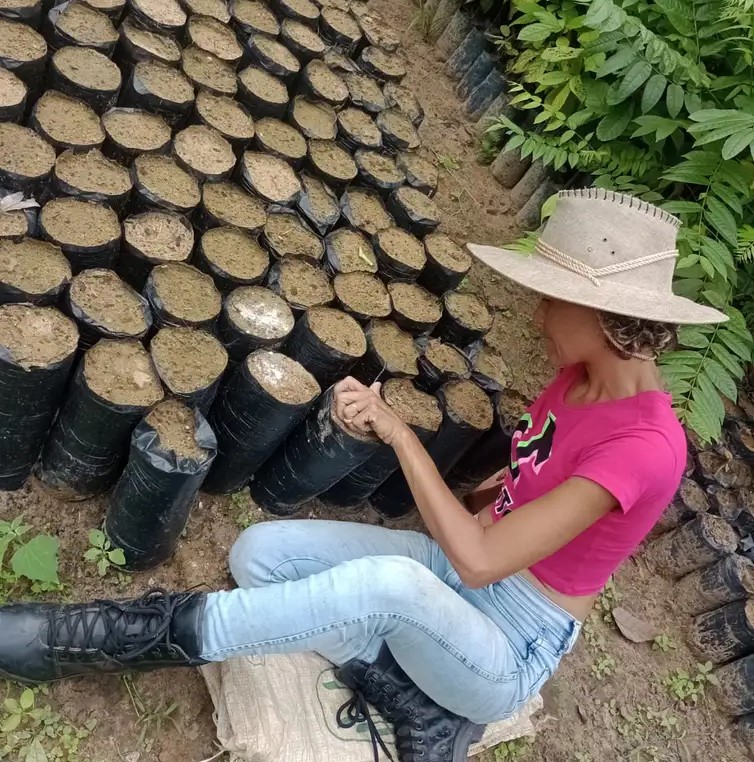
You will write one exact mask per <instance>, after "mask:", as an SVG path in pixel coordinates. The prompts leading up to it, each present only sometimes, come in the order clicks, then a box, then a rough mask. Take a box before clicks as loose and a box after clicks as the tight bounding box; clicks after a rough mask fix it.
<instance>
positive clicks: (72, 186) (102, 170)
mask: <svg viewBox="0 0 754 762" xmlns="http://www.w3.org/2000/svg"><path fill="white" fill-rule="evenodd" d="M52 180H53V186H54V190H53V192H54V194H55V195H56V196H73V197H74V198H78V199H81V200H83V201H96V202H99V203H103V204H107V205H108V206H109V207H111V208H112V209H113V210H115V211H116V212H120V211H121V210H122V209H123V207H124V206H125V204H126V202H127V201H128V197H129V195H130V194H131V187H132V186H131V175H130V173H129V171H128V170H127V169H126V168H125V167H122V166H121V165H120V164H118V163H117V162H115V161H112V160H111V159H106V158H105V157H104V156H103V154H102V152H101V151H99V150H97V149H92V150H91V151H87V152H86V153H75V152H74V151H72V150H70V149H69V150H68V151H65V152H63V153H62V154H60V156H58V160H57V162H56V163H55V170H54V172H53V175H52Z"/></svg>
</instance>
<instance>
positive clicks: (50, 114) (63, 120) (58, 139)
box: [29, 90, 105, 151]
mask: <svg viewBox="0 0 754 762" xmlns="http://www.w3.org/2000/svg"><path fill="white" fill-rule="evenodd" d="M29 126H30V127H33V128H34V130H36V131H37V132H38V133H39V134H40V135H41V136H42V137H43V138H44V139H45V140H46V141H47V142H48V143H50V145H52V146H54V147H55V149H56V150H57V151H65V150H66V149H68V148H72V149H74V150H76V151H86V150H88V149H91V148H99V147H100V146H101V145H102V143H103V142H104V140H105V131H104V130H103V129H102V125H101V124H100V119H99V116H97V114H96V112H95V111H94V110H93V109H92V108H90V107H89V106H88V105H87V104H86V103H84V101H81V100H78V98H71V96H69V95H63V93H58V92H56V91H55V90H48V91H47V92H45V93H44V95H42V97H41V98H40V99H39V100H38V101H37V102H36V103H35V104H34V108H33V109H32V110H31V116H30V117H29Z"/></svg>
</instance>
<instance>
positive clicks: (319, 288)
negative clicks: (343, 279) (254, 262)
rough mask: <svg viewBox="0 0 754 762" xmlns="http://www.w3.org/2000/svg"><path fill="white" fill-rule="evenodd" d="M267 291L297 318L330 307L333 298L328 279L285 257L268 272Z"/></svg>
mask: <svg viewBox="0 0 754 762" xmlns="http://www.w3.org/2000/svg"><path fill="white" fill-rule="evenodd" d="M267 287H268V288H269V289H270V291H273V292H274V293H276V294H277V295H278V296H281V297H282V298H283V299H285V301H286V302H287V303H288V305H289V306H290V308H291V309H292V310H293V314H294V315H300V314H302V313H303V312H305V311H306V310H308V309H309V308H310V307H317V306H318V305H324V304H329V303H330V302H332V300H333V299H334V298H335V293H334V292H333V288H332V285H331V284H330V279H329V278H328V277H327V275H325V273H324V272H323V271H322V270H321V269H319V268H318V267H316V266H315V265H313V264H312V263H311V262H309V261H307V260H305V259H299V258H298V257H286V258H285V259H281V260H279V261H277V262H275V264H273V265H272V267H271V268H270V274H269V276H268V278H267Z"/></svg>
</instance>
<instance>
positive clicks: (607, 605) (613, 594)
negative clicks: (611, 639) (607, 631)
mask: <svg viewBox="0 0 754 762" xmlns="http://www.w3.org/2000/svg"><path fill="white" fill-rule="evenodd" d="M620 599H621V594H620V593H619V592H618V589H617V588H616V587H615V582H614V581H613V580H612V579H611V580H610V581H609V582H608V583H607V584H606V585H605V588H604V590H603V591H602V592H601V593H600V594H599V597H598V598H597V602H596V603H595V604H594V608H595V609H596V610H597V611H598V612H599V615H600V616H601V617H602V620H603V621H604V622H607V623H608V624H613V622H614V621H615V620H614V619H613V609H614V608H615V607H616V606H617V605H618V604H619V603H620Z"/></svg>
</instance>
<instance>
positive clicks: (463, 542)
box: [391, 427, 617, 587]
mask: <svg viewBox="0 0 754 762" xmlns="http://www.w3.org/2000/svg"><path fill="white" fill-rule="evenodd" d="M391 444H392V446H393V449H394V450H395V453H396V455H397V456H398V460H399V461H400V464H401V468H402V469H403V473H404V475H405V477H406V481H407V482H408V485H409V487H410V488H411V492H412V494H413V496H414V499H415V501H416V507H417V508H418V509H419V512H420V513H421V515H422V518H423V519H424V521H425V523H426V525H427V528H428V529H429V531H430V532H431V534H432V536H433V537H434V538H435V540H436V541H437V543H438V544H439V545H440V547H441V548H442V549H443V550H444V551H445V555H447V557H448V559H449V560H450V562H451V564H453V567H454V568H455V570H456V572H458V575H459V577H460V578H461V580H462V581H463V583H464V584H465V585H467V586H469V587H484V586H485V585H489V584H491V583H492V582H496V581H498V580H500V579H504V578H505V577H509V576H511V575H512V574H516V573H517V572H519V571H521V570H522V569H526V568H528V567H529V566H531V565H532V564H533V563H536V562H537V561H540V560H541V559H543V558H546V557H547V556H549V555H551V554H552V553H554V552H555V551H556V550H558V549H560V548H562V547H563V546H564V545H566V544H567V543H568V542H570V541H571V540H572V539H573V538H574V537H576V536H577V535H579V534H581V532H583V531H584V530H585V529H587V528H588V527H589V526H591V525H592V524H593V523H594V522H595V521H597V520H598V519H600V518H601V517H602V516H604V515H606V514H607V513H609V512H610V511H611V510H613V509H614V508H616V507H617V501H616V500H615V498H614V497H613V496H612V495H611V494H610V493H609V492H608V491H607V490H606V489H604V488H603V487H601V486H599V485H598V484H596V483H595V482H593V481H590V480H589V479H583V478H580V477H574V478H571V479H568V480H567V481H566V482H564V483H563V484H561V485H560V486H558V487H556V488H555V489H553V490H551V491H550V492H548V493H547V494H546V495H543V496H542V497H540V498H537V499H536V500H533V501H531V502H530V503H527V504H526V505H523V506H521V507H520V508H517V509H516V510H515V511H512V512H511V513H509V514H507V515H506V516H504V517H503V518H502V519H500V521H497V522H495V523H494V524H492V525H491V526H487V527H484V526H482V525H481V524H480V523H479V522H478V521H477V520H476V519H475V518H474V517H473V516H471V515H470V514H469V513H468V511H467V510H466V509H465V508H464V507H463V505H462V504H461V503H460V502H459V501H458V500H457V499H456V497H455V495H453V493H452V492H451V491H450V490H449V489H448V487H447V485H446V484H445V482H444V481H443V478H442V476H441V475H440V473H439V472H438V470H437V468H436V467H435V464H434V463H433V462H432V459H431V458H430V456H429V454H428V453H427V451H426V450H425V449H424V446H423V445H422V443H421V442H420V441H419V439H418V438H417V437H416V435H415V434H414V433H413V432H412V431H411V430H410V429H409V428H408V427H406V428H402V429H400V430H399V431H398V432H396V435H395V437H394V439H393V441H392V442H391Z"/></svg>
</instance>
